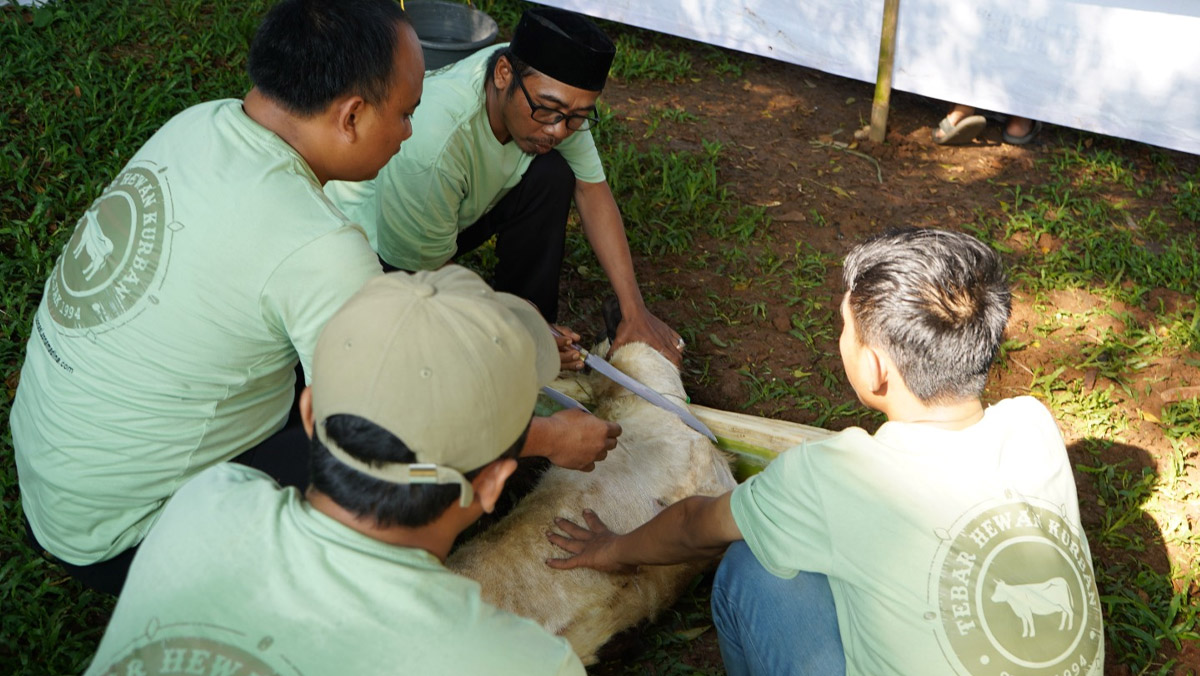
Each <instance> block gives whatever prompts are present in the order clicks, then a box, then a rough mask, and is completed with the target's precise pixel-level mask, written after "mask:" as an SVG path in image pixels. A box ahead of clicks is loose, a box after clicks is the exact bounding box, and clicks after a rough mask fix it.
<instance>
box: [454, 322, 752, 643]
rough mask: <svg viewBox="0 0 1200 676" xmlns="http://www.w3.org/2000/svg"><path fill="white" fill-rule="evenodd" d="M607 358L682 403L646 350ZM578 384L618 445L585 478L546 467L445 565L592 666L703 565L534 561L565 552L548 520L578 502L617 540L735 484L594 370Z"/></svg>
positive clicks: (670, 420)
mask: <svg viewBox="0 0 1200 676" xmlns="http://www.w3.org/2000/svg"><path fill="white" fill-rule="evenodd" d="M612 362H613V364H614V365H615V366H617V367H618V368H620V369H621V370H622V371H624V372H625V373H628V374H629V375H631V376H633V377H634V378H637V379H638V380H640V381H641V382H642V383H644V384H646V385H647V386H649V387H651V388H653V389H655V390H657V391H658V392H661V393H662V394H664V395H666V396H667V397H668V398H674V399H676V400H679V401H680V402H682V401H683V399H684V390H683V383H682V382H681V380H680V377H679V371H678V370H677V369H676V368H675V367H674V366H673V365H672V364H671V363H670V362H669V361H667V360H666V358H664V357H663V356H662V355H660V354H659V353H658V352H657V351H655V350H654V349H652V348H650V347H649V346H647V345H645V344H643V343H632V344H628V345H626V346H624V347H622V348H621V349H619V350H618V351H617V352H616V354H614V355H613V359H612ZM568 382H570V381H568ZM577 382H578V384H579V385H580V386H581V387H583V388H585V389H590V392H591V395H592V396H591V397H589V399H590V400H591V401H592V402H593V405H594V408H593V411H594V412H595V413H596V415H597V416H599V417H601V418H605V419H607V420H613V421H616V422H618V423H620V424H621V430H622V432H621V437H620V439H619V443H618V444H617V447H616V448H615V449H614V450H612V451H610V452H609V454H608V457H607V458H606V459H605V460H604V461H603V462H601V463H598V464H597V465H596V469H595V470H594V471H592V472H576V471H571V470H565V469H561V468H558V467H551V468H550V469H549V470H548V471H547V472H546V474H545V475H544V476H543V477H542V479H541V481H540V482H539V483H538V485H537V487H535V488H534V489H533V491H532V492H531V493H530V494H529V495H527V496H526V497H525V498H524V500H522V501H521V502H520V504H518V505H517V506H516V508H514V509H513V511H512V512H511V513H510V514H509V515H508V516H506V517H505V518H504V519H502V520H501V521H500V522H499V523H497V524H496V525H495V526H493V527H492V528H491V529H489V530H487V531H485V532H484V533H482V534H481V535H479V536H477V537H476V538H474V539H473V540H471V541H469V542H467V543H466V544H464V545H463V546H462V547H460V548H459V549H458V550H457V551H456V552H454V553H453V554H452V555H451V556H450V558H449V560H448V561H447V565H448V566H449V567H450V568H451V569H452V570H455V571H457V572H458V573H460V574H462V575H466V576H467V577H470V578H473V579H475V580H476V581H478V582H479V583H480V584H481V585H482V587H483V598H484V599H485V600H486V601H488V602H489V603H492V604H493V605H496V606H498V607H500V608H503V609H505V610H508V611H511V612H514V613H516V614H518V615H523V616H525V617H529V618H532V619H534V620H536V621H538V622H540V623H541V624H542V626H544V627H545V628H546V629H547V630H548V631H550V632H552V633H555V634H559V635H562V636H563V637H564V638H566V639H567V640H568V641H570V642H571V646H572V647H573V648H574V649H575V652H576V653H577V654H578V655H579V657H580V659H582V660H583V662H584V664H594V663H595V662H596V659H597V658H596V651H597V650H598V649H599V648H600V646H602V645H604V643H605V642H607V641H608V639H609V638H611V637H612V636H613V634H616V633H617V632H619V631H621V630H623V629H626V628H629V627H631V626H633V625H635V624H637V623H638V622H639V621H641V620H643V619H646V618H649V617H652V616H653V615H654V614H655V613H657V612H658V611H659V610H661V609H663V608H665V607H667V606H669V605H670V604H671V603H673V602H674V601H675V600H676V599H677V598H678V597H679V595H680V594H682V592H683V590H684V588H685V587H686V586H687V584H688V583H689V581H691V579H692V578H693V577H695V575H696V574H698V573H699V572H700V571H702V570H703V569H704V568H705V564H703V563H693V564H684V565H677V566H644V567H643V568H642V569H641V571H640V572H639V573H637V574H635V575H614V574H608V573H600V572H596V571H594V570H587V569H575V570H568V571H560V570H555V569H552V568H550V567H548V566H547V565H546V564H545V560H546V559H549V558H560V557H563V556H565V553H564V552H563V551H562V550H560V549H558V548H557V547H555V546H554V545H552V544H550V543H549V542H548V541H547V540H546V531H547V530H549V529H551V528H552V527H553V521H554V517H557V516H561V517H564V518H567V519H571V520H573V521H575V522H576V523H579V522H580V519H581V516H580V514H581V513H582V511H583V509H584V508H585V507H587V508H590V509H593V510H595V512H596V514H598V515H599V516H600V518H601V519H603V520H604V522H605V523H606V524H607V525H608V526H609V527H610V528H611V529H612V530H613V531H615V532H618V533H623V532H627V531H630V530H633V529H634V528H636V527H638V526H640V525H641V524H642V523H644V522H646V521H647V520H649V519H650V518H651V517H653V516H654V515H655V514H657V513H658V512H659V511H661V510H662V509H663V508H664V507H666V506H667V505H670V504H671V503H673V502H676V501H678V500H680V499H682V498H685V497H687V496H689V495H696V494H703V495H720V494H721V493H724V492H726V491H728V490H730V489H732V488H733V487H734V485H735V482H734V479H733V476H732V474H731V473H730V471H729V461H728V459H727V458H726V457H725V456H724V455H723V454H722V452H721V451H720V450H718V449H717V448H716V447H714V446H713V445H712V444H711V443H710V442H709V441H708V439H706V438H705V437H704V436H703V435H701V434H700V433H698V432H695V431H693V430H692V429H691V428H689V427H688V426H687V425H685V424H683V422H682V421H680V420H679V418H678V417H677V416H675V415H674V414H673V413H670V412H668V411H664V410H662V409H660V408H658V407H656V406H654V405H653V404H650V403H648V402H646V401H644V400H642V399H641V398H639V397H637V396H636V395H634V394H631V393H630V392H629V391H627V390H625V389H624V388H622V387H619V386H617V385H615V384H613V383H611V382H610V381H608V380H607V379H606V378H604V377H603V376H601V375H599V374H593V375H592V376H590V377H586V378H584V377H581V378H580V379H579V380H578V381H577ZM555 386H556V387H557V386H558V384H556V385H555Z"/></svg>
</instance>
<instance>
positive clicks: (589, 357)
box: [583, 352, 717, 444]
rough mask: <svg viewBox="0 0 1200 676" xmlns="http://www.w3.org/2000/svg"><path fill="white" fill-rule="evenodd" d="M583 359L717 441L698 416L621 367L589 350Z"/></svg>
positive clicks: (617, 382) (615, 381) (715, 436)
mask: <svg viewBox="0 0 1200 676" xmlns="http://www.w3.org/2000/svg"><path fill="white" fill-rule="evenodd" d="M583 361H584V363H585V364H587V365H588V366H591V367H592V368H593V369H596V370H597V371H599V372H600V373H603V374H604V376H605V377H607V378H608V379H609V380H611V381H613V382H614V383H616V384H618V385H620V386H621V387H624V388H625V389H627V390H629V391H630V392H633V393H634V394H636V395H637V396H639V397H641V398H642V399H645V400H646V401H648V402H650V403H651V404H654V405H655V406H657V407H659V408H661V409H665V410H667V411H670V412H671V413H674V414H675V415H677V416H679V418H680V420H683V422H684V423H685V424H686V425H687V426H688V427H690V428H692V429H694V430H696V431H697V432H699V433H700V434H703V435H704V436H706V437H708V439H709V441H712V442H713V443H714V444H715V443H717V435H715V434H713V433H712V430H710V429H708V427H707V426H706V425H705V424H704V423H702V422H700V419H699V418H697V417H696V416H694V415H692V412H691V411H689V410H687V409H686V408H684V407H683V406H680V405H679V404H677V403H675V402H673V401H671V400H670V399H667V398H666V397H664V396H663V395H662V394H660V393H658V392H657V391H655V390H652V389H650V388H649V387H647V386H646V385H643V384H642V383H641V382H639V381H637V380H635V379H634V378H633V377H632V376H630V375H628V374H626V373H625V372H624V371H622V370H621V369H618V368H617V367H616V366H613V365H612V364H610V363H608V362H607V361H605V360H604V359H603V358H601V357H598V356H596V355H594V354H592V353H590V352H584V357H583Z"/></svg>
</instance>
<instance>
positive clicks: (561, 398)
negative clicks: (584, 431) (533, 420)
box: [542, 385, 591, 413]
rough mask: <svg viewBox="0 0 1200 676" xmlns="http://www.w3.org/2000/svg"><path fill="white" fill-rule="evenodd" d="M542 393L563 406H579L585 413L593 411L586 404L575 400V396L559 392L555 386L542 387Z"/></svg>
mask: <svg viewBox="0 0 1200 676" xmlns="http://www.w3.org/2000/svg"><path fill="white" fill-rule="evenodd" d="M542 394H544V395H546V396H547V397H550V400H551V401H553V402H554V403H556V404H558V405H559V406H562V407H563V408H577V409H579V410H580V411H583V412H584V413H591V411H589V410H587V407H586V406H584V405H583V404H581V403H579V402H578V401H575V398H574V397H572V396H571V395H569V394H563V393H562V392H559V391H558V390H556V389H554V388H553V387H550V386H549V385H545V386H543V387H542Z"/></svg>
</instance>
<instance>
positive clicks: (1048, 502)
mask: <svg viewBox="0 0 1200 676" xmlns="http://www.w3.org/2000/svg"><path fill="white" fill-rule="evenodd" d="M843 277H844V280H845V285H846V293H845V296H844V297H843V300H842V308H841V311H842V319H843V320H844V326H843V330H842V336H841V341H840V344H839V347H840V351H841V355H842V362H843V365H844V367H845V371H846V377H847V380H849V382H850V386H851V387H853V388H854V391H855V393H856V394H857V395H858V398H859V399H860V400H861V401H862V403H863V404H865V405H866V406H869V407H871V408H873V409H876V410H878V411H882V412H883V413H885V414H886V415H887V418H888V421H887V422H886V423H884V424H883V425H882V426H881V427H880V428H879V429H878V430H877V431H876V432H875V434H873V435H871V434H868V433H867V432H866V431H864V430H862V429H859V428H849V429H846V430H843V431H842V432H841V433H839V434H836V435H834V436H831V437H829V438H827V439H822V440H820V441H816V442H810V443H807V444H804V445H803V446H799V447H797V448H793V449H791V450H789V451H786V452H784V453H782V454H780V455H779V457H778V458H776V459H775V460H774V461H773V462H772V463H771V464H770V465H769V466H768V467H767V468H766V469H765V470H764V471H763V472H762V473H760V474H757V475H755V476H753V477H750V479H748V480H747V481H746V482H745V483H743V484H741V485H740V486H738V487H737V488H736V489H734V490H733V491H731V492H730V493H726V494H725V495H722V496H720V497H716V498H708V497H691V498H687V499H685V500H681V501H679V502H677V503H675V504H673V505H671V506H670V507H668V508H667V509H665V510H663V511H662V512H661V513H660V514H659V515H658V516H656V517H655V518H654V519H652V520H650V521H649V522H648V523H646V524H645V525H643V526H642V527H640V528H638V529H636V530H634V531H632V532H630V533H628V534H625V535H619V536H618V535H614V534H612V533H610V532H609V531H608V529H607V528H606V527H605V526H604V523H603V521H601V520H600V518H599V516H598V515H596V514H593V513H588V512H585V513H584V519H585V521H586V523H587V526H588V527H587V528H584V527H580V526H577V525H575V524H572V523H571V522H569V521H565V520H562V519H559V520H558V522H557V525H558V527H560V528H562V529H563V531H564V532H565V533H566V534H567V536H565V537H564V536H562V535H552V536H550V540H551V541H552V542H554V543H556V544H558V545H560V546H562V547H563V548H565V549H566V550H567V551H569V552H571V553H572V554H574V556H573V557H571V558H569V559H563V560H555V561H551V562H550V564H551V565H552V566H553V567H555V568H564V569H565V568H574V567H576V566H589V567H593V568H598V569H601V570H610V571H619V570H627V569H629V568H630V567H633V566H638V565H646V564H668V563H677V562H680V561H687V560H697V559H703V558H708V557H711V556H716V555H719V554H720V553H721V552H722V551H724V550H725V549H726V547H727V546H729V549H728V551H727V552H726V553H725V557H724V560H723V561H722V562H721V565H720V567H719V568H718V570H717V575H716V579H715V580H714V582H713V593H712V610H713V620H714V622H713V623H714V624H715V625H716V627H717V632H718V638H719V641H720V644H721V654H722V657H723V658H724V660H725V666H726V669H727V670H728V672H729V674H731V676H741V675H744V674H770V675H771V676H790V675H792V674H837V673H843V672H845V673H848V674H852V675H855V676H857V675H860V674H861V675H868V674H869V675H871V676H875V675H883V674H888V675H890V674H896V675H905V674H928V675H930V676H940V675H943V674H944V675H946V676H950V675H961V674H980V675H982V674H1004V673H1009V674H1030V673H1046V674H1050V673H1053V674H1063V673H1070V674H1079V675H1081V676H1084V675H1086V676H1099V675H1100V673H1101V671H1102V670H1103V666H1104V629H1103V622H1102V618H1101V606H1100V600H1099V594H1098V591H1097V587H1096V579H1095V571H1094V569H1093V566H1092V558H1091V553H1090V551H1089V548H1088V542H1087V537H1086V536H1085V534H1084V532H1083V527H1082V524H1081V523H1080V517H1079V501H1078V497H1077V495H1076V492H1075V481H1074V478H1073V476H1072V473H1071V461H1070V459H1069V458H1068V457H1067V451H1066V448H1065V447H1064V445H1063V440H1062V436H1061V434H1060V433H1059V431H1058V427H1057V426H1056V425H1055V422H1054V418H1053V417H1052V416H1051V415H1050V412H1049V411H1047V410H1046V407H1045V406H1044V405H1042V404H1041V403H1040V402H1038V401H1037V400H1036V399H1034V398H1032V397H1014V398H1011V399H1004V400H1001V401H999V402H996V403H994V404H992V405H991V406H986V407H985V406H984V404H983V402H982V401H981V400H980V396H981V395H982V393H983V389H984V385H985V384H986V383H987V376H988V370H989V367H990V365H991V363H992V360H993V359H994V358H995V355H996V352H997V351H998V350H999V347H1000V343H1001V341H1002V340H1003V338H1004V328H1005V325H1006V324H1007V322H1008V317H1009V310H1010V303H1011V300H1010V292H1009V288H1008V283H1007V281H1006V279H1005V276H1004V272H1003V268H1002V266H1001V263H1000V257H999V256H998V255H997V254H996V252H995V251H993V250H992V249H991V248H989V247H988V246H987V245H986V244H984V243H982V242H980V241H979V240H977V239H975V238H974V237H971V236H970V235H966V234H963V233H958V232H947V231H939V230H904V231H897V232H891V233H886V234H884V235H881V236H879V237H876V238H874V239H872V240H871V241H868V242H866V243H864V244H861V245H859V246H858V247H856V248H855V249H854V250H853V251H851V252H850V255H849V256H847V257H846V264H845V273H844V275H843ZM743 540H744V542H742V541H743ZM730 543H733V544H732V545H731V546H730Z"/></svg>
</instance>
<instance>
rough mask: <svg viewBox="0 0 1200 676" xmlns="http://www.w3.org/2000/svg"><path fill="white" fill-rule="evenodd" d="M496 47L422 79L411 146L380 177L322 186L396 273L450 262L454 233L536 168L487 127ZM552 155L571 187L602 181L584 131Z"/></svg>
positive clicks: (592, 144)
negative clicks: (487, 91)
mask: <svg viewBox="0 0 1200 676" xmlns="http://www.w3.org/2000/svg"><path fill="white" fill-rule="evenodd" d="M504 46H505V45H498V46H497V47H496V48H495V49H500V48H502V47H504ZM495 49H485V50H481V51H479V52H476V53H475V54H472V55H471V56H469V57H467V58H465V59H463V60H462V61H459V62H458V63H456V64H454V65H452V66H449V67H447V68H443V69H441V70H438V71H435V72H434V73H433V74H431V75H430V76H429V77H428V78H426V80H425V89H424V92H423V94H422V96H421V105H420V106H419V107H418V108H417V112H416V114H415V115H414V116H413V135H412V138H410V139H408V140H407V141H405V142H404V143H403V144H402V145H401V146H400V152H399V153H397V154H396V156H395V157H393V158H392V159H391V160H390V161H389V162H388V164H387V166H385V167H384V168H383V170H382V171H380V172H379V176H378V177H376V178H375V179H374V180H371V181H366V182H363V183H346V182H342V181H330V182H329V183H328V184H326V186H325V192H326V194H328V195H329V196H330V198H331V199H333V201H334V203H336V204H337V205H338V207H339V208H341V209H342V210H343V211H344V212H345V213H346V215H347V216H349V217H350V218H352V219H353V220H354V221H355V222H357V223H361V224H362V225H363V227H364V229H366V231H367V237H368V238H369V239H370V241H371V245H372V246H373V247H374V248H375V250H376V251H377V252H379V255H380V256H381V257H382V258H383V259H384V260H385V261H387V262H389V263H391V264H392V265H394V266H396V267H398V268H400V269H402V270H433V269H436V268H438V267H440V266H441V265H442V264H444V263H445V262H446V261H448V260H450V259H451V258H452V257H453V256H454V254H455V253H456V252H457V250H458V249H457V245H456V240H457V238H458V233H459V231H461V230H465V229H466V228H468V227H470V226H471V225H472V224H474V223H475V221H477V220H479V218H480V217H481V216H483V215H484V214H486V213H487V212H488V211H489V210H490V209H491V208H492V207H494V206H495V205H496V203H497V202H499V201H500V199H501V198H502V197H504V196H505V195H506V194H507V193H508V191H509V190H511V189H512V188H513V187H514V186H516V185H517V184H518V183H520V182H521V177H522V176H524V175H525V170H526V169H528V168H529V164H530V162H532V161H533V158H534V155H531V154H526V153H524V152H522V151H521V149H520V148H519V147H518V146H517V144H516V143H513V142H512V141H509V142H508V143H504V144H501V143H500V142H499V141H497V140H496V135H495V134H493V133H492V128H491V126H490V125H489V124H488V117H487V108H486V106H485V105H484V104H485V98H484V88H483V83H484V78H485V76H486V75H487V68H486V67H487V60H488V58H489V57H490V56H491V54H492V52H494V51H495ZM518 96H520V94H518ZM556 150H557V151H558V152H559V153H561V154H562V156H563V158H564V159H566V161H567V163H568V164H569V165H570V167H571V170H572V171H573V172H574V173H575V178H576V179H577V180H579V181H583V182H584V183H599V182H601V181H603V180H604V169H603V167H602V165H601V163H600V156H599V154H598V153H597V152H596V144H595V142H594V141H593V140H592V133H591V132H590V131H582V132H575V133H574V134H571V135H570V136H568V137H567V138H566V140H564V141H563V142H562V143H560V144H558V146H557V147H556Z"/></svg>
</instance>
